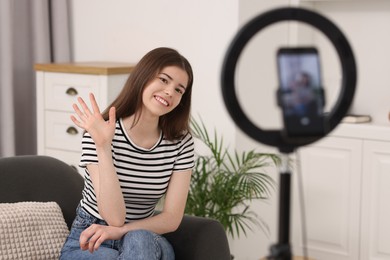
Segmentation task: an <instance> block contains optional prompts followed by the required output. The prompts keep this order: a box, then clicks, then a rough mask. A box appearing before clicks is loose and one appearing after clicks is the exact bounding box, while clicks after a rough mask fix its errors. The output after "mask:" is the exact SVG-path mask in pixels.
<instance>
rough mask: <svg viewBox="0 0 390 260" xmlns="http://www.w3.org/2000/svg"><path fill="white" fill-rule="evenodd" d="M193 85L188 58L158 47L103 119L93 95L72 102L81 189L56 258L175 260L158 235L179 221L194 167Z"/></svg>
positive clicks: (133, 75) (133, 72)
mask: <svg viewBox="0 0 390 260" xmlns="http://www.w3.org/2000/svg"><path fill="white" fill-rule="evenodd" d="M192 83H193V73H192V68H191V66H190V64H189V62H188V61H187V59H186V58H184V57H183V56H182V55H180V54H179V53H178V52H177V51H175V50H173V49H170V48H157V49H154V50H152V51H150V52H149V53H147V54H146V55H145V56H144V57H143V58H142V59H141V60H140V62H139V63H138V64H137V65H136V66H135V68H134V70H133V71H132V72H131V74H130V76H129V78H128V80H127V82H126V84H125V86H124V88H123V90H122V92H121V93H120V94H119V95H118V97H117V98H116V100H114V102H113V103H112V104H111V105H110V106H109V108H108V109H107V110H106V111H104V112H103V113H101V112H100V110H99V107H98V105H97V103H96V100H95V98H94V96H93V94H90V97H89V99H90V104H91V105H90V107H89V106H88V105H87V104H86V103H85V101H84V100H83V99H82V98H78V102H79V104H78V105H77V104H74V105H73V109H74V111H75V113H76V115H74V116H71V119H72V121H73V122H74V123H75V124H76V125H77V126H79V127H80V128H82V129H84V130H85V134H84V136H83V139H82V150H83V152H82V156H81V161H80V166H81V167H84V168H85V174H84V178H85V186H84V189H83V191H82V199H81V201H80V204H79V206H78V208H77V216H76V218H75V220H74V222H73V225H72V228H71V232H70V234H69V236H68V238H67V240H66V242H65V244H64V246H63V249H62V251H61V259H105V260H106V259H147V260H153V259H163V260H168V259H174V251H173V248H172V246H171V245H170V244H169V242H168V241H167V240H166V239H165V238H164V237H163V236H161V235H162V234H165V233H169V232H172V231H175V230H176V229H177V228H178V226H179V224H180V222H181V220H182V217H183V214H184V208H185V203H186V200H187V194H188V189H189V184H190V178H191V173H192V168H193V166H194V142H193V138H192V136H191V134H190V131H189V118H190V107H191V90H192ZM164 195H165V199H164V204H163V209H162V211H161V213H160V214H154V211H155V207H156V204H157V203H158V201H159V200H160V198H162V197H163V196H164Z"/></svg>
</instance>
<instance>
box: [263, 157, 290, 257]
mask: <svg viewBox="0 0 390 260" xmlns="http://www.w3.org/2000/svg"><path fill="white" fill-rule="evenodd" d="M281 159H282V161H281V168H280V187H279V233H278V243H277V244H275V245H273V246H271V248H270V251H271V253H270V256H268V259H269V260H291V259H292V253H291V245H290V242H289V239H290V208H291V205H290V204H291V200H290V194H291V172H290V170H289V167H288V164H289V157H288V154H286V153H283V154H282V158H281Z"/></svg>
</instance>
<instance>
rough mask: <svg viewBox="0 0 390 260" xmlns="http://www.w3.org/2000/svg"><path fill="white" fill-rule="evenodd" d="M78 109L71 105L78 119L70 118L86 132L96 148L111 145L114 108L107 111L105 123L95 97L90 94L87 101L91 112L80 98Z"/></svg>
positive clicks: (113, 128) (76, 106)
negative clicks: (89, 103) (107, 115)
mask: <svg viewBox="0 0 390 260" xmlns="http://www.w3.org/2000/svg"><path fill="white" fill-rule="evenodd" d="M77 100H78V102H79V105H80V107H79V106H78V105H77V104H73V109H74V111H75V112H76V114H77V116H78V118H76V117H75V116H74V115H72V116H71V117H70V118H71V119H72V121H73V122H74V123H75V124H76V125H77V126H78V127H80V128H83V129H84V130H86V131H87V132H88V133H89V134H90V135H91V137H92V139H93V141H94V142H95V145H96V146H104V145H109V144H111V141H112V138H113V137H114V133H115V121H116V117H115V108H114V107H111V108H110V110H109V119H108V121H105V120H104V118H103V117H102V114H101V113H100V110H99V106H98V104H97V102H96V99H95V96H94V95H93V94H92V93H90V94H89V100H90V102H91V107H92V111H91V110H90V109H89V107H88V106H87V104H86V103H85V102H84V100H83V99H82V98H81V97H78V98H77Z"/></svg>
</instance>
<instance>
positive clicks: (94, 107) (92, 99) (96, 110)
mask: <svg viewBox="0 0 390 260" xmlns="http://www.w3.org/2000/svg"><path fill="white" fill-rule="evenodd" d="M89 100H90V102H91V105H92V110H93V112H94V113H95V114H100V109H99V106H98V104H97V102H96V99H95V96H94V95H93V94H92V93H90V94H89Z"/></svg>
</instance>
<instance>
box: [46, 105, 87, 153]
mask: <svg viewBox="0 0 390 260" xmlns="http://www.w3.org/2000/svg"><path fill="white" fill-rule="evenodd" d="M70 115H72V113H67V112H56V111H46V112H45V133H44V136H45V137H44V138H45V148H55V149H61V150H68V151H81V138H82V136H83V132H84V130H83V129H81V128H79V127H78V126H76V125H75V124H74V123H73V122H72V120H71V119H70Z"/></svg>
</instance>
